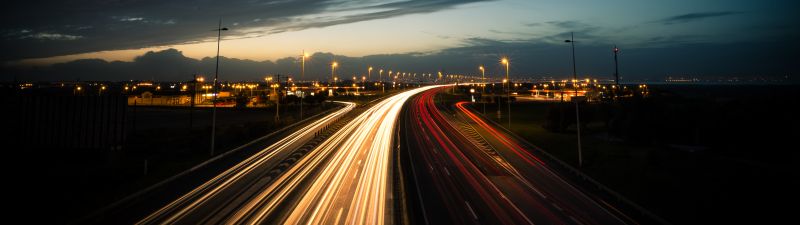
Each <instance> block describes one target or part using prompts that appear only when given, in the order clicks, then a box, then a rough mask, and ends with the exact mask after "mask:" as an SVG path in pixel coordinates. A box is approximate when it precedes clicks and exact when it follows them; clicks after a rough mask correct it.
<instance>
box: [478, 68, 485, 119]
mask: <svg viewBox="0 0 800 225" xmlns="http://www.w3.org/2000/svg"><path fill="white" fill-rule="evenodd" d="M478 69H479V70H481V102H483V115H484V116H485V115H486V101H484V100H483V99H482V98H483V95H485V94H486V74H485V70H486V69H484V68H483V66H479V67H478Z"/></svg>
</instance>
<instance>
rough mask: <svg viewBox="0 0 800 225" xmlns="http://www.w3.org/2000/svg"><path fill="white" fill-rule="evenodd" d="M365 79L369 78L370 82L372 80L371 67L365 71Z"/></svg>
mask: <svg viewBox="0 0 800 225" xmlns="http://www.w3.org/2000/svg"><path fill="white" fill-rule="evenodd" d="M367 78H369V79H370V80H371V79H372V67H371V66H370V67H369V69H367Z"/></svg>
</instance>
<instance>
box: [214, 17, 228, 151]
mask: <svg viewBox="0 0 800 225" xmlns="http://www.w3.org/2000/svg"><path fill="white" fill-rule="evenodd" d="M223 30H228V28H226V27H222V19H219V27H218V28H217V29H216V30H215V31H217V63H216V66H215V69H214V86H213V91H212V95H213V96H214V98H213V100H212V101H211V105H212V109H211V156H214V144H215V143H214V141H215V138H216V131H217V129H216V128H217V80H218V79H219V44H220V41H221V40H222V31H223Z"/></svg>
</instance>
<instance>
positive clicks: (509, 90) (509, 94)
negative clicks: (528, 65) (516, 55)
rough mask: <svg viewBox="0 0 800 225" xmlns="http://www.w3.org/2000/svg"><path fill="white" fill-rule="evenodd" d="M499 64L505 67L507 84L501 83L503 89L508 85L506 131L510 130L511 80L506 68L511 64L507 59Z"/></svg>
mask: <svg viewBox="0 0 800 225" xmlns="http://www.w3.org/2000/svg"><path fill="white" fill-rule="evenodd" d="M500 62H501V63H503V64H504V65H506V81H507V82H503V88H505V86H506V83H508V88H506V105H508V129H511V79H509V77H508V67H509V65H511V62H509V61H508V58H503V59H502V60H500Z"/></svg>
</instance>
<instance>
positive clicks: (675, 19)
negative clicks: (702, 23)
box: [656, 11, 742, 25]
mask: <svg viewBox="0 0 800 225" xmlns="http://www.w3.org/2000/svg"><path fill="white" fill-rule="evenodd" d="M740 13H742V12H734V11H722V12H702V13H687V14H681V15H677V16H672V17H669V18H665V19H662V20H658V21H656V22H657V23H662V24H665V25H671V24H678V23H688V22H694V21H699V20H704V19H708V18H713V17H723V16H730V15H736V14H740Z"/></svg>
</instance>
